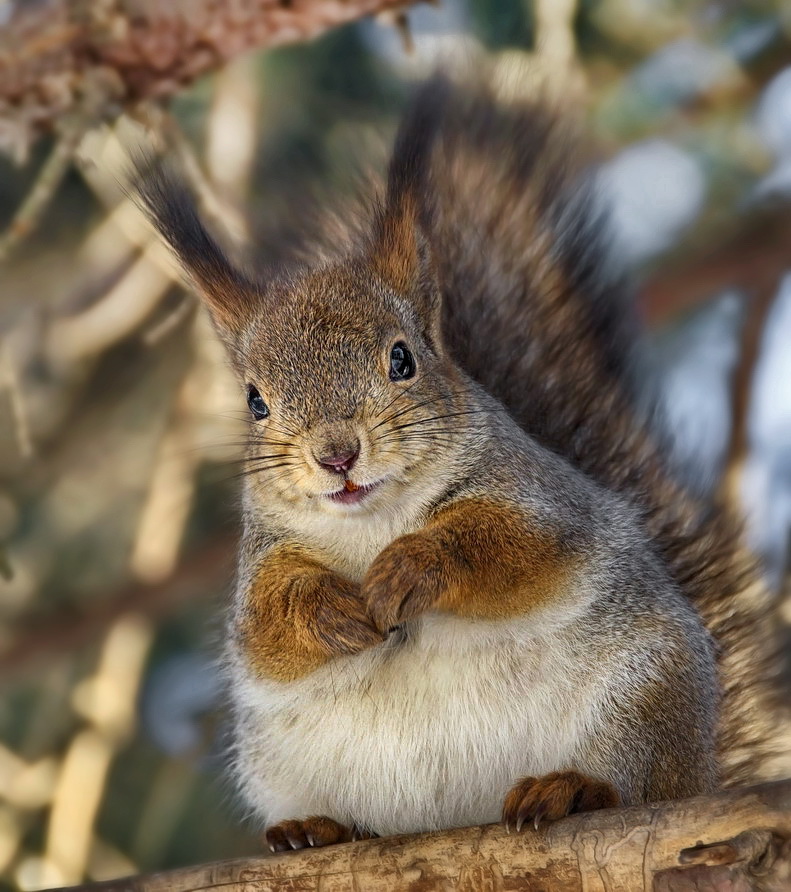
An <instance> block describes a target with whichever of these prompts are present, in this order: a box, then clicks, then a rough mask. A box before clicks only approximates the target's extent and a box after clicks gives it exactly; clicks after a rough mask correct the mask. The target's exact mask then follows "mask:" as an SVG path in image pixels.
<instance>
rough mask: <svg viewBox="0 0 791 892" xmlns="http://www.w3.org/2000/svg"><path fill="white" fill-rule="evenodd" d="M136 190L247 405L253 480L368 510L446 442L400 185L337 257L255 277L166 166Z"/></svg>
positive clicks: (423, 294)
mask: <svg viewBox="0 0 791 892" xmlns="http://www.w3.org/2000/svg"><path fill="white" fill-rule="evenodd" d="M141 192H142V197H143V201H144V204H145V206H146V208H147V210H148V211H149V213H150V215H151V217H152V218H153V220H154V222H155V223H156V224H157V226H158V228H159V229H160V231H161V232H162V234H163V235H164V236H165V237H166V239H167V240H168V241H169V242H170V244H171V246H172V247H173V248H174V249H175V251H176V253H177V254H178V256H179V258H180V260H181V262H182V264H183V265H184V267H185V269H186V271H187V272H188V274H189V275H190V276H191V278H192V280H193V282H194V283H195V285H196V287H197V291H198V293H199V294H200V295H201V297H202V298H203V300H204V302H205V303H206V305H207V306H208V309H209V311H210V313H211V315H212V318H213V320H214V322H215V325H216V327H217V329H218V331H219V332H220V334H221V336H222V337H223V339H224V341H225V342H226V344H227V345H228V348H229V353H230V355H231V358H232V362H233V365H234V368H235V369H236V371H237V373H238V376H239V379H240V383H241V388H240V399H246V401H247V405H248V407H249V411H250V413H251V437H250V450H249V455H248V466H247V470H248V473H249V480H250V483H251V485H252V486H254V487H255V488H256V489H258V490H260V491H264V490H268V491H270V492H274V493H277V494H278V495H279V496H280V497H281V498H282V499H286V500H288V501H291V502H294V503H299V502H302V503H303V506H304V507H307V506H316V507H317V508H318V509H319V510H322V511H327V512H330V513H333V514H338V513H340V514H345V513H347V512H349V511H361V510H362V511H365V510H369V509H371V510H373V509H375V508H379V507H386V506H393V505H394V504H395V502H396V501H397V500H398V498H399V497H400V495H401V494H402V493H403V492H404V488H405V487H408V486H409V485H410V484H411V483H414V482H415V481H417V480H419V479H420V478H421V475H422V474H423V473H424V472H425V471H427V470H428V469H429V467H430V464H431V463H432V461H433V460H435V459H436V457H437V456H438V454H442V453H445V452H446V451H447V450H449V449H452V448H453V444H454V442H455V441H456V440H457V439H458V431H459V429H460V428H459V424H458V422H459V418H458V416H459V415H460V414H466V407H465V401H464V399H463V395H462V394H463V388H462V387H461V386H460V385H461V377H460V375H459V372H458V370H457V369H456V367H455V365H454V364H453V362H452V361H451V360H450V359H449V357H448V356H447V353H446V351H445V349H444V347H443V344H442V338H441V302H440V291H439V288H438V286H437V282H436V279H435V276H434V272H433V267H432V261H431V257H430V250H429V247H428V243H427V240H426V239H425V238H424V237H423V235H422V228H421V226H420V225H419V224H418V223H417V220H416V215H415V213H414V205H413V202H412V201H411V200H409V199H408V198H407V197H406V196H408V195H409V194H410V193H408V192H403V191H401V192H399V198H398V200H392V199H389V200H387V201H386V202H385V204H384V206H383V208H382V209H380V210H379V211H378V212H377V213H376V215H375V219H374V221H373V225H372V232H371V235H370V236H369V237H368V238H366V239H365V240H364V243H363V244H358V245H357V247H356V248H355V249H353V250H352V251H351V252H350V253H349V255H348V256H347V257H346V258H345V259H341V260H339V261H337V262H334V263H327V264H324V265H321V266H319V267H318V268H316V269H313V270H309V271H303V272H300V273H298V274H290V275H287V276H282V277H280V278H276V279H274V280H273V281H266V282H264V283H261V282H259V281H256V280H255V279H252V278H249V277H247V276H245V275H244V274H242V273H240V272H239V271H238V270H237V269H236V268H235V267H234V265H233V264H232V263H231V261H230V260H229V259H228V258H227V256H226V255H225V254H224V253H223V251H222V250H221V249H220V248H219V246H218V245H217V243H216V241H215V240H214V239H213V238H212V237H211V236H210V235H209V233H208V232H207V230H206V229H205V228H204V226H203V224H202V223H201V221H200V219H199V217H198V214H197V212H196V210H195V207H194V204H193V201H192V198H191V196H190V195H189V193H188V192H187V191H186V190H185V189H184V188H183V187H181V186H180V185H179V184H178V182H176V181H174V180H173V179H172V178H171V177H170V175H169V174H167V172H166V171H165V170H163V169H162V168H160V169H158V170H155V171H149V172H148V174H147V179H146V180H145V181H144V182H143V183H142V186H141Z"/></svg>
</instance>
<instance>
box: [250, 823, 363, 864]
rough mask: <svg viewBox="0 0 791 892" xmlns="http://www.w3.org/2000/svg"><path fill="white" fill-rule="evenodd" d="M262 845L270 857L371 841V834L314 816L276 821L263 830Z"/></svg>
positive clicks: (355, 827)
mask: <svg viewBox="0 0 791 892" xmlns="http://www.w3.org/2000/svg"><path fill="white" fill-rule="evenodd" d="M264 835H265V838H266V844H267V846H268V847H269V851H270V852H272V854H273V855H276V854H278V853H279V852H288V851H290V850H291V849H294V850H296V849H306V848H308V847H313V848H320V847H321V846H331V845H334V844H335V843H339V842H356V841H357V840H358V839H372V838H373V836H374V834H373V833H368V832H367V831H365V830H361V829H360V828H359V827H357V826H356V825H354V826H352V827H351V828H349V827H344V825H343V824H339V823H338V822H337V821H333V819H332V818H326V817H324V816H323V815H315V816H313V817H311V818H305V819H304V820H298V821H280V823H279V824H273V825H272V826H271V827H267V829H266V833H265V834H264Z"/></svg>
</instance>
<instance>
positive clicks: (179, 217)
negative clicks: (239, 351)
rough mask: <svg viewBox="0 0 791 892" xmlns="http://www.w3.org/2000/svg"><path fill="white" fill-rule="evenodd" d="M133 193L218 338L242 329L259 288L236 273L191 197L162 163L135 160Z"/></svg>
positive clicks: (144, 157)
mask: <svg viewBox="0 0 791 892" xmlns="http://www.w3.org/2000/svg"><path fill="white" fill-rule="evenodd" d="M131 179H132V194H133V196H134V197H135V199H136V200H137V203H138V205H139V207H140V208H141V210H142V211H143V212H144V213H145V215H146V216H147V217H148V219H149V220H150V221H151V223H152V224H153V225H154V227H155V228H156V229H157V231H158V232H159V234H160V235H161V236H162V238H163V239H164V240H165V242H167V244H168V245H169V246H170V248H171V249H172V250H173V252H174V253H175V254H176V256H177V258H178V259H179V261H180V263H181V266H182V267H183V269H184V271H185V272H186V273H187V275H188V276H189V278H190V279H191V280H192V281H193V283H194V285H195V287H196V289H197V291H198V293H199V294H200V296H201V298H202V299H203V300H204V302H205V303H206V305H207V306H208V308H209V311H210V312H211V315H212V318H213V319H214V322H215V324H216V325H217V327H218V328H219V329H220V331H221V333H223V334H226V335H227V334H233V333H234V332H237V331H239V330H240V329H241V327H242V325H243V323H244V320H245V319H246V318H247V317H249V315H250V314H251V313H252V311H253V308H254V305H255V303H256V298H257V296H258V295H259V293H260V291H261V289H260V286H258V285H256V284H254V283H252V282H251V281H250V280H249V279H248V278H247V277H246V276H245V275H244V274H243V273H242V272H241V271H240V270H238V269H237V268H236V267H235V266H234V264H233V263H232V262H231V260H230V259H229V258H228V256H227V255H226V253H225V251H223V249H222V248H221V247H220V245H219V243H218V242H217V240H216V239H215V238H214V237H213V236H212V235H211V234H210V232H209V231H208V229H207V228H206V226H205V225H204V223H203V221H202V220H201V217H200V214H199V212H198V207H197V202H196V200H195V196H194V194H193V193H192V191H191V190H190V188H189V187H188V186H187V185H186V183H185V182H184V180H183V179H182V178H181V177H180V176H179V174H178V173H177V172H176V171H175V169H174V168H173V167H172V165H171V164H169V163H168V162H167V161H165V160H164V159H162V158H152V157H147V156H143V157H140V158H138V159H136V160H135V162H134V169H133V174H132V178H131Z"/></svg>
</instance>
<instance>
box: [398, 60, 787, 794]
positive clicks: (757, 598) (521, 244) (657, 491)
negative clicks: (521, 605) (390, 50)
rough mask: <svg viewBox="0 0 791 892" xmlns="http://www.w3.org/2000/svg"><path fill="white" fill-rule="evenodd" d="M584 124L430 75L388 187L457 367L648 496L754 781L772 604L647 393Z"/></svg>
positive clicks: (547, 438) (735, 758) (643, 502)
mask: <svg viewBox="0 0 791 892" xmlns="http://www.w3.org/2000/svg"><path fill="white" fill-rule="evenodd" d="M581 145H582V143H581V141H580V140H579V138H578V137H577V135H576V133H575V130H574V128H573V127H572V126H571V125H569V124H568V122H567V121H566V120H565V119H564V118H563V117H562V116H559V115H556V114H554V113H553V112H552V110H551V109H550V108H549V107H548V106H547V105H546V104H545V103H544V102H542V101H540V100H535V101H523V102H520V103H513V102H510V103H502V102H499V101H498V100H497V99H496V98H495V96H494V95H493V91H492V89H491V88H490V87H489V86H488V85H481V83H480V82H479V83H475V84H472V85H470V84H469V83H464V84H459V85H454V84H453V83H451V82H450V81H449V80H447V79H445V78H443V77H437V78H435V79H434V80H432V81H429V83H428V84H427V85H425V86H424V87H423V88H422V89H421V90H420V91H419V93H418V94H417V96H416V97H415V99H414V101H413V104H412V107H411V110H410V111H409V112H408V113H407V115H406V117H405V119H404V122H403V124H402V127H401V130H400V132H399V135H398V137H397V139H396V150H395V153H394V158H393V162H392V164H391V170H390V187H391V188H413V189H415V191H416V192H417V193H418V194H419V195H420V196H421V202H422V208H423V225H424V226H425V227H426V228H427V229H428V230H429V236H430V240H431V242H432V245H433V252H434V256H435V262H436V264H437V268H438V274H439V277H440V281H441V284H442V288H443V291H444V298H445V330H446V336H447V339H448V342H449V343H450V345H451V348H452V350H453V352H454V354H455V356H456V358H457V360H458V361H459V362H460V364H461V365H462V367H464V368H465V369H466V370H467V371H468V372H469V373H470V374H471V375H472V376H473V377H474V378H475V379H477V380H478V381H479V382H480V383H481V384H482V385H483V386H484V387H485V388H486V389H487V390H488V391H489V392H490V393H491V394H493V395H494V396H496V397H497V398H498V399H500V400H501V401H502V402H503V403H504V404H505V405H506V406H507V407H508V409H509V410H510V411H511V413H512V414H513V415H514V416H515V417H516V419H517V420H518V421H519V423H520V424H521V425H522V426H523V427H524V429H525V430H527V431H528V432H529V433H530V434H531V435H532V436H534V437H535V438H536V439H537V440H539V441H540V442H541V443H543V444H544V445H545V446H547V447H548V448H550V449H552V450H554V451H555V452H557V453H559V454H561V455H563V456H564V457H565V458H566V459H568V460H569V461H570V462H571V463H572V464H574V465H575V466H576V467H578V468H580V469H581V470H583V471H584V472H585V473H587V474H589V475H590V476H591V477H593V478H595V479H597V480H598V481H599V482H601V483H602V484H603V485H605V486H607V487H608V488H611V489H613V490H616V491H618V492H620V493H622V494H623V495H625V496H626V497H627V498H629V499H630V500H631V501H632V502H634V503H635V504H637V505H639V506H640V507H641V508H642V510H643V513H644V517H645V525H646V528H647V530H648V533H649V535H650V536H651V537H652V539H653V541H654V542H655V544H656V547H657V550H658V551H659V552H660V553H661V554H662V556H663V557H664V559H665V561H666V562H667V565H668V566H669V568H670V571H671V573H672V574H673V576H674V577H675V579H676V580H677V581H678V584H679V586H680V587H681V588H682V589H683V591H684V592H685V593H686V594H687V596H688V597H689V598H690V599H691V600H692V601H693V602H694V603H695V604H696V605H697V607H698V609H699V611H700V613H701V615H702V617H703V619H704V622H705V623H706V625H707V627H708V628H709V629H710V631H711V632H712V633H713V634H714V636H715V638H716V639H717V641H718V643H719V646H720V649H721V657H720V668H721V677H722V683H723V688H724V702H723V707H722V722H721V735H720V739H721V751H722V764H723V776H724V782H725V783H726V784H733V783H741V782H745V781H748V780H752V779H757V778H759V777H762V776H763V775H765V774H766V773H767V771H768V769H767V767H766V766H767V764H768V759H769V757H770V755H771V750H772V746H773V737H774V734H775V730H774V728H775V721H774V720H775V716H776V712H775V710H774V708H773V703H774V699H773V690H774V686H773V685H772V676H773V673H774V672H775V671H776V669H777V666H778V660H777V659H776V653H775V652H774V650H773V647H772V640H773V635H774V634H775V632H774V629H773V624H772V622H771V604H770V601H769V599H768V597H767V595H766V592H765V591H764V589H763V588H762V585H761V583H760V582H759V580H758V577H757V574H756V573H755V570H754V567H753V565H752V563H751V560H750V558H749V556H747V554H746V552H745V550H744V548H743V546H742V544H741V532H740V526H739V524H738V523H737V522H736V520H735V519H734V517H733V515H732V513H731V512H730V511H728V510H727V509H726V508H725V507H724V506H723V505H721V504H717V503H716V502H713V501H712V502H706V503H704V502H701V501H699V500H697V499H696V498H694V497H693V496H692V495H691V494H689V493H688V492H687V491H685V489H684V487H683V485H682V483H681V481H680V480H679V479H677V475H676V473H675V471H674V469H673V468H672V465H671V463H670V461H669V450H668V449H666V448H665V444H664V443H662V442H661V435H660V434H658V433H657V429H656V425H655V424H654V425H649V424H648V422H647V419H646V418H645V416H644V413H641V410H640V408H639V406H641V405H643V404H644V401H643V400H641V399H640V398H639V390H640V380H639V377H640V376H639V374H638V371H637V368H636V363H635V361H634V356H635V350H636V348H637V345H638V343H639V332H638V327H637V325H636V323H635V320H634V318H633V314H632V309H631V301H630V295H629V290H628V287H627V285H626V283H625V282H624V281H623V280H622V279H619V277H618V276H617V274H616V273H615V267H614V264H613V263H612V258H611V257H610V251H611V242H610V239H609V236H608V227H607V215H606V213H605V209H604V205H603V203H602V201H601V200H600V196H599V195H598V194H597V191H596V179H595V176H593V174H592V168H591V165H590V161H589V158H588V157H587V155H586V153H585V152H584V151H583V150H582V149H581Z"/></svg>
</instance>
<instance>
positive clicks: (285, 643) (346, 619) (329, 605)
mask: <svg viewBox="0 0 791 892" xmlns="http://www.w3.org/2000/svg"><path fill="white" fill-rule="evenodd" d="M237 635H238V637H239V640H240V643H241V646H242V648H243V650H244V652H245V654H246V655H247V659H248V661H249V662H250V665H251V667H252V668H253V670H254V671H255V672H256V673H258V674H259V675H261V676H262V677H266V678H274V679H277V680H278V681H293V680H295V679H297V678H301V677H303V676H305V675H308V674H309V673H311V672H313V671H315V670H316V669H318V668H319V666H321V665H323V664H324V663H326V662H327V661H328V660H330V659H332V658H333V657H335V656H339V655H343V654H353V653H358V652H359V651H361V650H364V649H366V648H368V647H371V646H373V645H375V644H379V643H380V642H381V641H382V635H381V634H379V633H378V632H377V631H376V629H375V628H374V627H373V625H372V623H371V621H370V619H369V618H368V616H367V615H366V612H365V608H364V605H363V602H362V601H361V600H360V596H359V587H358V586H357V585H356V584H355V583H353V582H350V581H349V580H348V579H344V578H343V577H341V576H339V575H338V574H337V573H333V572H332V571H331V570H329V569H327V568H326V567H325V566H323V565H322V564H321V563H319V562H318V561H316V560H315V559H313V558H311V557H309V556H308V554H307V553H306V552H305V551H303V550H302V549H300V548H298V547H296V546H279V547H275V548H274V549H272V551H271V552H270V553H269V554H268V555H267V557H266V559H265V561H264V562H263V564H262V565H261V567H260V569H259V571H258V574H257V576H256V577H255V580H254V582H253V584H252V585H251V586H250V589H249V590H248V592H247V593H246V601H245V605H244V609H243V611H242V614H241V619H240V620H239V623H238V627H237Z"/></svg>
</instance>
